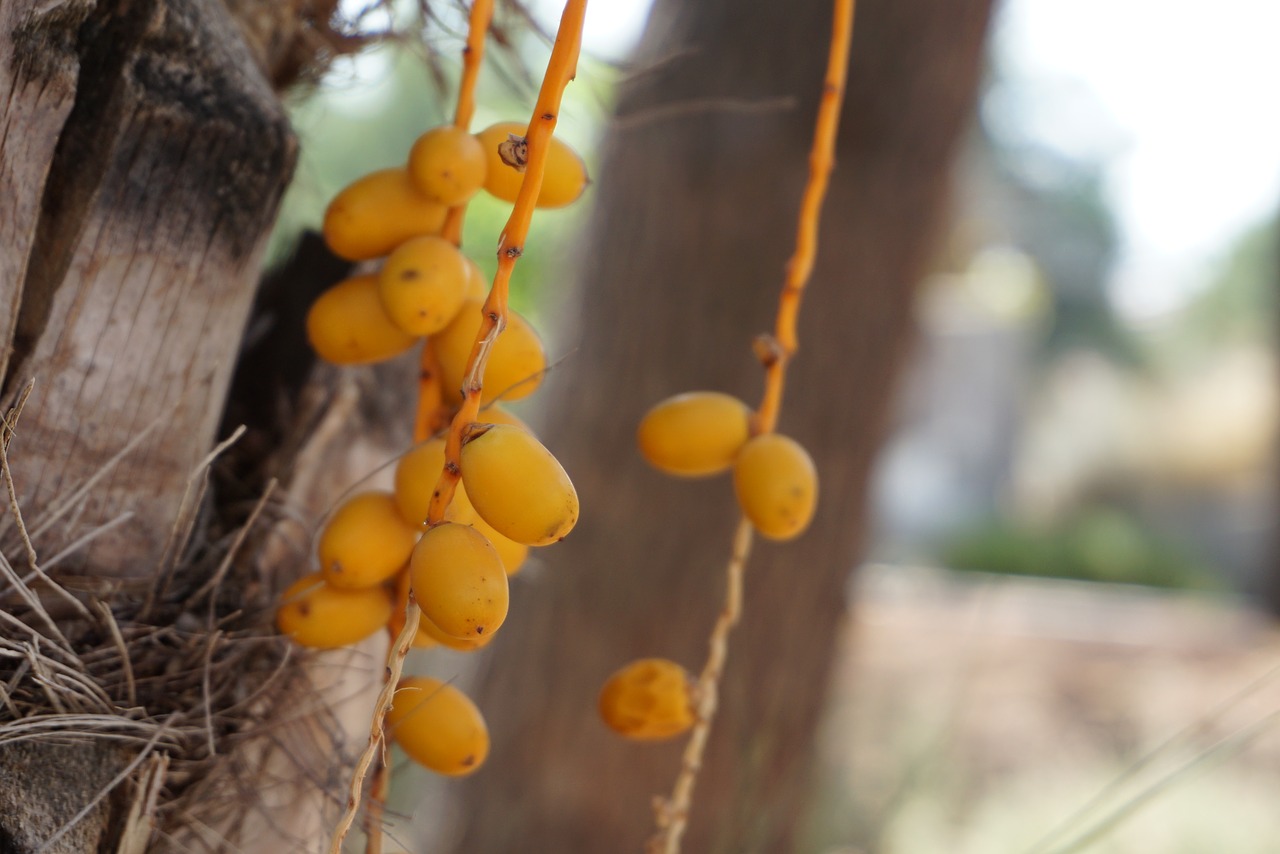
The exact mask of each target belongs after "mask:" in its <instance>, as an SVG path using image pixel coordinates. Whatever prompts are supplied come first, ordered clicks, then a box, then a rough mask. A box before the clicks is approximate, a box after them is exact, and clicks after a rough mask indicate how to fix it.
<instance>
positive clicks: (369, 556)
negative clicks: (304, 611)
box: [317, 492, 420, 588]
mask: <svg viewBox="0 0 1280 854" xmlns="http://www.w3.org/2000/svg"><path fill="white" fill-rule="evenodd" d="M419 533H420V531H419V530H418V528H417V527H416V526H414V525H411V524H409V523H408V522H407V521H405V519H404V517H403V516H401V515H400V511H399V510H398V509H396V501H395V498H394V496H392V495H391V493H389V492H364V493H361V494H360V495H355V496H352V497H351V498H349V499H347V501H345V502H344V503H343V504H342V506H340V507H339V508H338V509H337V510H335V511H334V513H333V515H332V516H330V517H329V521H328V523H327V524H326V525H325V526H324V530H323V531H321V532H320V543H319V546H318V548H317V551H318V552H319V554H320V571H321V572H323V573H324V578H325V581H327V582H329V583H330V584H332V585H333V586H334V587H346V588H351V587H372V586H374V585H375V584H381V583H382V582H384V581H386V580H387V579H389V578H391V577H392V576H393V575H395V574H396V572H398V571H399V570H400V567H402V566H404V565H405V562H406V561H407V560H408V559H409V554H410V553H411V552H412V551H413V546H414V543H416V542H417V541H418V535H419Z"/></svg>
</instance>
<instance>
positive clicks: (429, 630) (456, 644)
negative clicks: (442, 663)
mask: <svg viewBox="0 0 1280 854" xmlns="http://www.w3.org/2000/svg"><path fill="white" fill-rule="evenodd" d="M418 633H419V634H424V635H426V636H427V637H429V638H431V639H432V640H434V641H435V642H436V643H438V644H440V645H441V646H444V647H448V648H449V649H452V650H455V651H457V652H475V651H476V650H477V649H484V648H485V647H486V646H488V645H489V641H491V640H493V639H494V637H495V636H496V635H497V632H487V633H486V634H484V635H481V636H480V637H478V638H455V637H454V636H453V635H450V634H446V633H445V632H442V631H440V627H439V626H437V625H436V624H435V623H433V622H431V620H430V619H428V617H427V615H426V614H423V615H422V619H420V620H419V621H418Z"/></svg>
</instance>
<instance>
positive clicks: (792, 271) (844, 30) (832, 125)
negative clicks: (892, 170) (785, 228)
mask: <svg viewBox="0 0 1280 854" xmlns="http://www.w3.org/2000/svg"><path fill="white" fill-rule="evenodd" d="M853 13H854V0H836V3H835V20H834V22H833V25H832V29H831V47H830V50H829V52H828V58H827V75H826V79H825V80H824V81H823V84H822V100H821V101H820V102H819V104H818V119H817V122H816V126H815V127H814V131H813V148H812V149H811V150H810V152H809V180H808V183H806V184H805V188H804V196H803V197H802V198H801V200H800V216H799V218H798V220H797V223H796V248H795V252H794V253H793V254H792V256H791V260H790V261H788V262H787V272H786V277H785V278H784V280H783V283H782V294H781V296H780V297H779V298H778V319H777V324H776V326H775V327H774V333H773V339H772V341H770V342H768V344H767V345H766V346H765V347H764V348H763V349H764V350H765V352H763V353H762V354H761V360H762V361H763V363H764V365H765V385H764V395H763V398H762V399H761V401H760V408H759V409H758V410H756V417H755V424H754V427H755V432H757V433H772V432H773V430H774V428H775V427H776V426H777V423H778V411H779V410H780V408H781V406H782V393H783V389H784V387H785V385H786V372H787V363H788V362H790V361H791V357H792V356H793V355H795V352H796V349H797V348H798V347H799V341H798V340H797V338H796V318H797V317H798V316H799V314H800V300H801V298H802V297H803V296H804V289H805V286H806V285H807V284H808V283H809V275H810V274H811V273H812V272H813V260H814V257H815V256H816V255H817V251H818V223H819V220H820V219H821V217H822V202H823V200H824V199H825V198H826V195H827V183H828V178H829V177H830V175H831V169H832V167H833V166H834V165H835V148H836V130H837V129H838V127H839V124H840V106H841V104H842V103H843V101H844V88H845V80H846V78H847V76H848V71H849V44H850V42H851V41H852V38H853Z"/></svg>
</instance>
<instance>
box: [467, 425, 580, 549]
mask: <svg viewBox="0 0 1280 854" xmlns="http://www.w3.org/2000/svg"><path fill="white" fill-rule="evenodd" d="M461 463H462V482H463V483H464V484H466V487H467V497H469V498H470V499H471V506H472V507H474V508H475V510H476V513H477V514H478V515H479V516H480V518H481V519H483V520H484V521H486V522H488V523H489V524H490V525H491V526H493V529H494V530H496V531H497V532H498V533H500V534H502V535H503V536H504V537H506V538H507V539H510V540H515V541H516V542H517V543H524V544H525V545H529V546H546V545H550V544H551V543H554V542H556V541H558V540H560V539H563V538H564V537H565V535H567V534H568V533H569V532H570V531H572V530H573V526H574V525H575V524H576V523H577V521H578V493H577V491H576V490H575V489H574V488H573V482H572V481H571V480H569V475H568V474H566V473H565V470H564V468H563V467H562V466H561V465H560V461H559V460H557V459H556V458H555V457H554V456H553V455H552V454H551V452H550V451H548V450H547V449H546V448H545V447H543V445H542V443H541V442H539V441H538V440H537V439H536V438H535V437H534V436H533V434H532V433H529V432H527V431H525V430H521V429H520V428H519V427H512V426H510V425H506V424H494V425H491V426H489V427H488V429H486V430H484V432H482V433H473V434H472V435H471V436H469V437H468V438H467V439H466V440H465V441H464V443H463V445H462V459H461Z"/></svg>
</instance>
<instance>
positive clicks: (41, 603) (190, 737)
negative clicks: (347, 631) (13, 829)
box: [0, 397, 344, 852]
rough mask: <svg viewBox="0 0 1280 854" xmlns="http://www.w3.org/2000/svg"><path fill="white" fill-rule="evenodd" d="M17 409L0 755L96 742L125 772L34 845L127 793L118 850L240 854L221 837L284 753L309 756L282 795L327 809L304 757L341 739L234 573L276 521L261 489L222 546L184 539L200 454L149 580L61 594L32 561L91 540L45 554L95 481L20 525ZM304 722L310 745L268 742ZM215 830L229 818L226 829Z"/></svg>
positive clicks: (323, 786)
mask: <svg viewBox="0 0 1280 854" xmlns="http://www.w3.org/2000/svg"><path fill="white" fill-rule="evenodd" d="M23 400H25V397H24V398H23ZM21 404H22V400H20V401H19V403H18V405H17V406H16V407H15V409H14V411H13V412H11V413H9V415H8V417H6V418H5V420H4V423H3V426H2V427H0V429H2V430H3V433H2V436H0V473H2V474H3V476H4V480H5V483H6V486H7V487H8V502H7V503H8V507H7V512H6V513H5V514H4V516H3V518H0V748H2V747H5V746H7V745H12V744H15V743H19V742H24V741H26V742H30V741H34V742H39V743H45V744H84V743H86V742H99V743H109V744H111V745H113V746H115V747H117V748H118V753H119V755H121V756H122V757H123V759H122V767H121V769H120V770H119V772H118V773H117V774H116V775H115V777H114V778H113V779H112V780H111V782H110V783H109V784H108V785H106V786H105V787H103V788H102V790H101V791H99V792H98V794H97V796H96V797H95V798H93V799H92V800H91V801H90V802H89V803H87V804H85V805H84V808H83V809H82V810H81V811H80V812H79V813H78V814H77V815H76V817H75V818H73V819H72V820H71V821H70V822H67V823H66V825H65V826H64V827H63V828H62V829H61V830H60V831H59V832H58V834H56V835H55V836H54V837H53V838H52V839H49V840H47V841H46V843H45V844H46V846H48V845H51V844H53V843H54V842H56V841H57V839H58V838H59V837H60V836H61V835H62V834H63V833H65V832H67V831H68V830H69V829H70V828H71V827H72V826H74V825H75V824H76V823H77V822H78V821H80V820H81V819H83V818H84V817H85V816H87V815H89V813H90V811H91V810H93V809H94V807H95V806H96V805H97V804H98V802H100V801H102V800H103V799H105V798H108V797H109V796H110V797H113V798H116V797H119V793H118V792H117V791H116V790H118V789H120V787H122V786H125V787H126V788H125V789H123V790H121V791H123V792H126V793H130V794H129V795H128V797H130V798H131V799H132V806H131V808H130V809H129V811H128V813H127V815H126V817H125V820H124V838H125V842H124V843H122V845H123V847H122V848H121V849H120V850H121V851H126V852H127V851H144V850H160V849H164V848H173V847H177V846H176V843H175V844H173V845H169V844H166V843H164V842H163V840H165V839H170V838H171V835H172V834H174V833H175V832H176V831H177V830H178V829H180V828H181V829H184V830H186V831H187V834H186V835H190V833H189V831H190V829H191V828H203V829H205V830H206V831H207V832H203V833H201V834H199V836H201V837H202V838H203V839H204V840H205V842H204V844H202V845H201V848H202V849H203V850H239V849H240V847H241V841H240V840H237V839H236V838H235V834H234V828H235V827H237V826H243V825H244V822H243V817H244V816H245V815H246V813H248V812H251V811H254V810H255V809H260V808H261V807H262V805H263V804H264V803H265V801H264V791H265V789H266V788H268V787H269V786H270V784H271V781H270V779H266V778H265V776H264V775H268V774H274V775H276V776H277V777H278V776H279V775H280V770H279V769H280V768H282V767H289V765H288V764H287V763H286V764H282V763H281V759H282V758H284V759H285V760H288V759H290V754H291V753H294V752H297V753H299V754H304V753H305V754H309V755H308V756H306V758H303V757H302V756H301V755H299V756H297V757H295V758H296V761H295V762H293V763H292V764H293V767H294V768H295V769H296V771H297V774H295V775H293V778H292V779H289V780H288V782H289V783H290V784H291V785H294V786H296V785H297V784H298V782H299V778H300V777H301V778H303V779H302V781H303V783H304V784H305V785H310V786H311V787H312V788H313V789H314V790H315V791H317V792H319V793H321V794H322V796H323V797H329V798H332V799H334V800H335V801H336V800H337V799H339V798H341V797H342V786H341V778H340V775H339V774H337V773H334V774H332V775H328V774H323V773H321V774H319V775H317V772H316V769H315V768H314V764H315V763H314V757H315V756H322V757H328V761H330V762H332V763H333V764H334V765H335V766H337V765H340V764H341V761H342V758H343V752H344V751H343V750H342V749H341V748H342V735H341V729H340V727H338V726H337V724H336V723H335V722H330V721H328V720H327V715H328V711H327V710H328V706H327V704H326V703H325V702H323V701H322V700H321V698H320V696H319V695H318V693H317V691H316V690H315V687H314V686H313V685H312V682H311V679H312V676H311V675H310V672H309V671H308V670H307V669H305V668H303V667H301V666H300V664H301V659H302V656H300V655H298V654H297V652H296V650H293V649H291V647H290V645H289V644H288V642H287V641H286V640H285V639H284V638H282V637H280V636H279V635H277V634H276V633H275V630H274V627H273V624H272V623H273V620H272V616H273V613H274V608H275V600H276V597H277V595H278V585H277V584H276V583H275V582H274V581H273V579H271V578H269V577H264V572H265V571H264V570H262V569H261V568H260V567H259V564H258V562H256V561H254V560H250V559H247V556H248V555H251V554H252V553H253V552H254V550H255V548H256V546H257V545H259V544H260V543H261V537H263V536H265V535H266V533H267V529H268V528H269V526H268V525H266V524H264V523H265V522H267V521H273V520H278V519H280V518H281V516H282V514H284V512H285V511H284V508H283V506H282V505H281V503H280V502H279V501H278V500H273V499H274V489H273V488H271V486H269V487H268V489H267V490H266V493H265V494H264V495H263V496H262V498H261V500H260V501H259V502H258V503H257V504H256V506H254V507H252V508H251V509H250V510H249V512H248V514H247V517H246V518H244V519H243V521H242V522H241V523H240V524H239V525H238V527H236V528H234V529H232V530H230V531H228V532H226V534H225V535H222V536H217V535H216V534H217V532H216V531H212V532H211V530H210V526H208V525H205V526H203V527H202V526H198V525H197V518H198V517H199V516H200V514H199V513H197V512H195V508H198V507H199V506H200V505H201V504H202V496H203V492H204V489H203V487H204V483H205V478H206V476H207V473H208V469H209V466H210V465H211V464H212V463H213V461H214V458H215V454H211V455H210V456H209V457H208V458H206V459H205V460H204V461H202V462H201V464H200V466H199V467H198V468H197V470H196V471H195V472H193V475H192V478H191V487H190V488H189V490H188V496H187V499H186V500H185V501H184V508H186V510H187V512H182V513H180V514H179V517H180V518H179V524H178V525H177V526H175V528H174V530H173V531H172V534H171V538H170V544H169V547H168V548H167V549H166V550H165V554H166V555H167V557H166V558H165V559H164V560H163V561H162V566H160V567H158V568H157V569H158V571H157V573H156V575H155V576H154V578H153V579H148V580H146V581H145V582H135V581H120V582H117V583H113V584H112V585H111V586H110V587H109V588H104V587H103V586H102V585H93V586H91V587H88V586H86V587H87V589H79V588H80V587H81V586H82V585H74V586H73V585H71V584H69V583H64V581H60V579H59V575H58V570H57V569H56V568H54V569H51V570H50V571H46V570H45V568H44V566H43V565H42V564H41V562H40V559H39V557H38V556H39V555H40V554H42V553H49V554H54V555H55V558H61V557H65V556H67V555H69V554H70V553H71V551H72V550H73V549H74V548H76V547H80V546H83V545H84V544H86V543H87V542H89V541H91V540H92V535H90V536H88V537H81V538H80V540H79V546H77V544H70V545H69V547H64V544H58V543H55V542H49V541H50V540H52V538H53V537H52V536H51V534H50V532H51V531H52V530H53V529H54V528H55V527H56V526H53V525H52V524H51V519H52V517H54V516H56V515H57V514H60V513H67V512H73V510H74V506H75V504H76V502H77V501H78V500H82V499H83V497H84V496H85V495H88V494H89V493H90V492H91V490H92V488H93V484H94V483H95V482H96V480H97V479H98V477H100V475H101V472H99V473H97V474H95V475H94V476H93V477H90V478H89V479H88V480H87V481H86V482H85V484H82V485H81V486H80V487H79V488H78V489H76V490H73V491H72V492H69V493H68V495H67V498H66V500H65V501H61V502H54V503H53V504H52V505H51V509H50V510H49V511H48V512H47V513H45V514H44V517H45V518H41V519H33V520H30V521H27V520H24V519H23V517H22V513H21V509H20V508H19V506H18V504H17V501H16V498H15V490H14V489H13V486H12V479H11V476H10V469H9V459H8V445H9V440H10V439H11V438H12V435H13V429H14V425H15V423H16V421H17V417H18V416H19V415H20V410H21ZM126 452H127V449H126ZM77 496H79V497H77ZM112 524H114V522H112V523H109V524H108V526H110V525H112ZM211 535H212V536H213V538H212V539H208V537H210V536H211ZM53 562H56V560H55V561H51V562H50V563H53ZM46 565H47V564H46ZM104 590H105V591H106V592H104ZM302 719H306V721H307V723H308V727H307V728H306V731H307V732H308V736H307V737H308V738H309V739H313V740H315V741H316V743H314V744H311V745H307V746H304V749H302V750H299V747H298V738H297V730H296V729H295V730H293V731H291V732H290V734H289V737H288V738H281V737H280V736H281V731H282V730H281V728H288V727H291V725H292V724H294V723H296V722H298V721H299V720H302ZM269 769H275V770H274V771H269ZM308 775H309V777H310V779H309V781H308V779H307V776H308ZM286 776H288V775H286ZM113 793H115V794H113ZM229 816H237V817H238V818H237V820H236V821H235V823H234V824H232V826H231V827H232V829H230V830H229V829H228V828H227V818H228V817H229ZM264 819H265V820H267V821H270V820H271V817H270V816H264ZM213 828H219V830H218V831H214V830H213ZM282 834H283V831H282ZM210 840H213V841H210ZM182 847H183V848H189V847H190V845H189V844H187V843H184V844H183V846H182Z"/></svg>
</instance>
